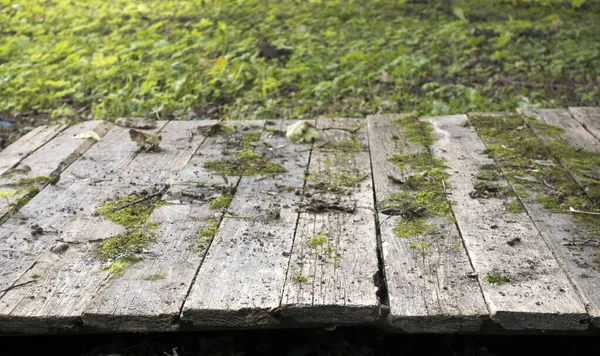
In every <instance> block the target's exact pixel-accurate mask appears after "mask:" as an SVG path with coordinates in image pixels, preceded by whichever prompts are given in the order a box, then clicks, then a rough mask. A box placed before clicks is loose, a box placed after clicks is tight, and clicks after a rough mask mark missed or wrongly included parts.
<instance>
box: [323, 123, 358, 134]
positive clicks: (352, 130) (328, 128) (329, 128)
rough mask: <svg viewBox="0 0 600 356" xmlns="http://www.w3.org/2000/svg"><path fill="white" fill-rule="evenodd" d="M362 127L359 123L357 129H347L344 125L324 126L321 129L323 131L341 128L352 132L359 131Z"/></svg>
mask: <svg viewBox="0 0 600 356" xmlns="http://www.w3.org/2000/svg"><path fill="white" fill-rule="evenodd" d="M361 128H362V125H359V126H358V127H357V128H355V129H347V128H344V127H324V128H322V129H320V130H321V131H327V130H341V131H347V132H350V133H357V132H358V131H359V130H360V129H361Z"/></svg>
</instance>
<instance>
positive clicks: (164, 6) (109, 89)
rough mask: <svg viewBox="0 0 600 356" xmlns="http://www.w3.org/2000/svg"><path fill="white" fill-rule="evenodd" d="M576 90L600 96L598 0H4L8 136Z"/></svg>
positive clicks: (431, 110)
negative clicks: (62, 127) (139, 119)
mask: <svg viewBox="0 0 600 356" xmlns="http://www.w3.org/2000/svg"><path fill="white" fill-rule="evenodd" d="M566 105H571V106H577V105H579V106H600V2H599V1H596V0H587V1H584V0H564V1H558V0H538V1H536V2H534V1H529V0H509V1H501V0H487V1H486V0H462V1H458V0H457V1H452V2H450V1H443V0H429V1H428V0H400V1H398V0H379V1H378V0H355V1H348V0H346V1H342V0H328V1H325V0H323V1H318V0H305V1H300V0H296V1H292V0H278V1H273V0H222V1H216V0H215V1H210V0H195V1H190V0H184V1H182V0H177V1H176V0H162V1H155V0H149V1H133V0H112V1H106V0H48V1H39V0H18V1H16V0H0V120H1V121H5V122H8V123H9V124H14V125H15V126H14V127H13V128H12V129H6V128H5V129H3V131H2V134H1V135H2V136H0V140H4V143H3V144H4V145H6V144H7V143H10V142H12V141H13V140H14V139H16V138H17V137H19V136H20V135H22V134H23V133H24V132H26V131H27V130H29V129H31V127H32V126H35V125H39V124H41V123H47V122H53V123H54V122H76V121H79V120H82V119H92V118H94V119H109V120H110V119H113V118H115V117H119V116H128V115H130V116H145V117H153V118H160V119H173V118H174V119H191V118H206V117H210V118H227V119H232V120H235V119H265V118H286V119H303V118H313V117H315V116H337V117H364V116H365V115H367V114H372V113H399V112H403V113H408V112H413V113H417V114H426V115H443V114H453V113H466V112H470V111H512V110H514V109H515V108H517V107H523V106H531V107H544V108H553V107H564V106H566ZM0 126H1V125H0ZM4 126H6V124H5V125H4ZM0 143H2V142H0ZM1 147H2V145H0V148H1Z"/></svg>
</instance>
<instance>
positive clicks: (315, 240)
mask: <svg viewBox="0 0 600 356" xmlns="http://www.w3.org/2000/svg"><path fill="white" fill-rule="evenodd" d="M327 238H328V236H327V235H326V234H325V233H324V232H322V231H321V232H320V233H319V234H318V235H316V236H313V237H311V238H310V239H309V240H308V246H311V247H317V246H323V245H325V244H326V243H327Z"/></svg>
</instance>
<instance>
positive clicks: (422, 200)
mask: <svg viewBox="0 0 600 356" xmlns="http://www.w3.org/2000/svg"><path fill="white" fill-rule="evenodd" d="M393 122H394V123H395V124H396V125H399V127H400V128H401V129H402V131H403V132H404V138H405V139H406V141H407V142H408V143H409V144H412V145H416V146H418V147H421V148H422V151H421V152H418V153H414V154H406V155H395V156H392V157H391V158H390V159H389V161H390V162H392V163H394V164H395V165H396V167H397V168H398V170H400V171H401V172H402V177H401V178H394V177H389V178H390V180H392V181H393V182H394V183H395V184H399V185H401V186H402V189H403V192H401V193H394V194H390V195H389V196H387V197H386V199H385V200H383V201H382V202H381V203H380V204H379V205H380V206H379V209H380V211H381V212H382V213H383V214H387V215H399V216H401V217H402V219H400V220H399V221H398V222H397V224H396V225H395V226H394V228H393V229H392V231H393V233H394V234H395V235H396V236H398V237H402V238H410V237H414V236H422V235H425V234H427V233H430V232H433V231H435V227H434V226H433V225H431V224H430V222H429V221H430V220H431V219H432V218H436V217H442V218H444V219H446V220H447V221H448V222H449V223H451V224H454V222H455V221H454V216H453V214H452V208H451V206H450V203H449V202H448V200H447V199H446V194H445V189H446V188H448V185H447V184H446V183H445V180H446V179H447V178H448V177H450V175H449V174H448V173H447V172H446V169H447V168H448V167H447V166H446V164H445V163H444V161H443V160H441V159H439V158H435V157H433V156H432V155H431V154H430V153H429V150H428V147H429V145H431V144H432V143H433V142H434V137H433V134H432V129H431V126H430V124H429V123H428V122H422V121H419V120H418V119H417V118H416V117H415V116H411V115H408V116H402V117H399V118H396V119H394V120H393ZM398 139H399V138H398ZM405 143H406V142H405Z"/></svg>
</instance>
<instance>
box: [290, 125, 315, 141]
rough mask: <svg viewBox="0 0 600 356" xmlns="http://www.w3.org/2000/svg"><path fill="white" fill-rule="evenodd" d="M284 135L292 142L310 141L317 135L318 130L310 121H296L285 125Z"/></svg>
mask: <svg viewBox="0 0 600 356" xmlns="http://www.w3.org/2000/svg"><path fill="white" fill-rule="evenodd" d="M285 136H286V137H287V138H288V139H289V140H291V141H292V142H294V143H300V142H302V141H306V142H312V141H313V140H314V139H316V138H317V137H318V132H317V130H316V129H315V127H314V126H313V125H312V124H311V123H310V122H308V121H298V122H297V123H295V124H292V125H290V126H288V127H287V129H286V132H285Z"/></svg>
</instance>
